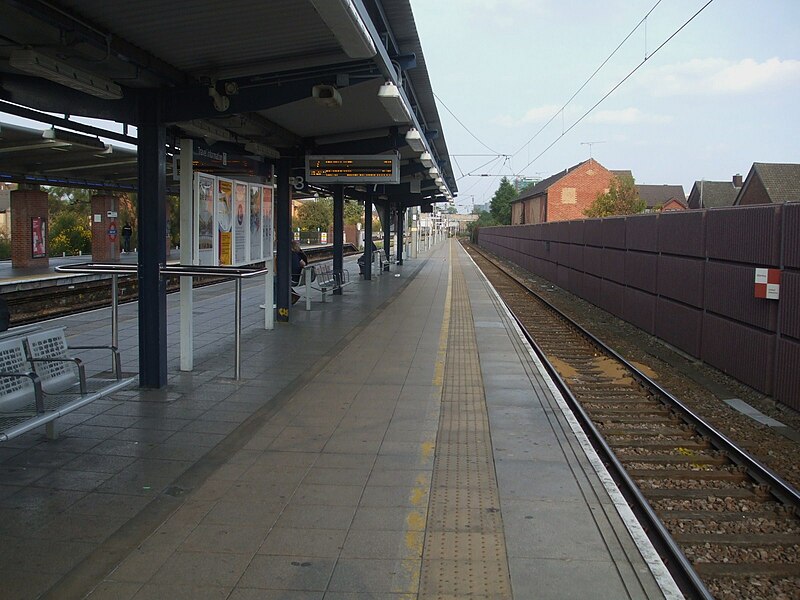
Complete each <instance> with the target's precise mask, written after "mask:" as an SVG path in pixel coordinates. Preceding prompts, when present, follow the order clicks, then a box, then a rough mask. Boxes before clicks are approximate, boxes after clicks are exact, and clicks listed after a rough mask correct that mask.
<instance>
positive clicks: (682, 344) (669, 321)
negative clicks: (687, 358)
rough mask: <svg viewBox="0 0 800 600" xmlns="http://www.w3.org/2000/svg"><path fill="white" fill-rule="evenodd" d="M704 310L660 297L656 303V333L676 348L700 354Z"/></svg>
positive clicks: (694, 354)
mask: <svg viewBox="0 0 800 600" xmlns="http://www.w3.org/2000/svg"><path fill="white" fill-rule="evenodd" d="M702 330H703V311H702V310H698V309H696V308H692V307H691V306H686V305H685V304H680V303H678V302H673V301H672V300H667V299H666V298H659V299H658V302H657V303H656V335H657V336H658V337H660V338H661V339H663V340H665V341H667V342H668V343H670V344H672V345H673V346H675V347H676V348H679V349H680V350H683V351H684V352H687V353H688V354H691V355H692V356H696V357H699V356H700V340H701V337H700V335H701V332H702Z"/></svg>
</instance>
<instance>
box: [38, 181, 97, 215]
mask: <svg viewBox="0 0 800 600" xmlns="http://www.w3.org/2000/svg"><path fill="white" fill-rule="evenodd" d="M46 189H47V202H48V210H49V212H50V218H54V217H56V216H58V215H59V214H60V213H62V212H68V213H73V214H77V215H80V216H82V217H86V218H88V217H89V213H90V212H91V209H92V192H91V191H89V190H84V189H79V188H65V187H58V186H51V187H48V188H46Z"/></svg>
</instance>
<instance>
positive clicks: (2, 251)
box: [0, 237, 11, 260]
mask: <svg viewBox="0 0 800 600" xmlns="http://www.w3.org/2000/svg"><path fill="white" fill-rule="evenodd" d="M10 258H11V240H10V239H8V238H7V237H0V260H9V259H10Z"/></svg>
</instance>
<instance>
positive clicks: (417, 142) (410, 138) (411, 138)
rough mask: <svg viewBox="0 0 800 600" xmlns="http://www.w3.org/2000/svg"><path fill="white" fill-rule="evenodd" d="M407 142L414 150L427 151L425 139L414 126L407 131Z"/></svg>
mask: <svg viewBox="0 0 800 600" xmlns="http://www.w3.org/2000/svg"><path fill="white" fill-rule="evenodd" d="M406 143H407V144H408V145H409V147H410V148H411V149H412V150H413V151H414V152H424V151H425V141H424V140H423V139H422V135H421V134H420V132H419V130H418V129H417V128H416V127H412V128H411V129H409V130H408V131H407V132H406Z"/></svg>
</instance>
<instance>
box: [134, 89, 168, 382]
mask: <svg viewBox="0 0 800 600" xmlns="http://www.w3.org/2000/svg"><path fill="white" fill-rule="evenodd" d="M137 127H138V139H139V144H138V153H137V155H138V171H139V191H138V202H137V206H136V216H137V220H138V228H137V229H138V249H139V256H138V261H139V275H138V277H139V385H140V386H141V387H144V388H162V387H164V386H166V385H167V286H166V282H165V281H164V279H163V278H162V277H161V273H160V269H161V266H162V265H164V264H166V262H167V205H166V202H167V200H166V154H165V148H166V127H165V126H164V123H162V122H161V99H160V97H159V95H158V93H144V94H142V96H141V97H140V99H139V122H138V123H137Z"/></svg>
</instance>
